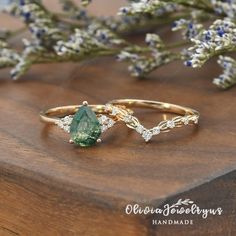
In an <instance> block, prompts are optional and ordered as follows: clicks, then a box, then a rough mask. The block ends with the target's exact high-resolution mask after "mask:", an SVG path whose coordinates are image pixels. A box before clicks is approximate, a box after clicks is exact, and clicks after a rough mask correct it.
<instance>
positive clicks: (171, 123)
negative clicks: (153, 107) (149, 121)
mask: <svg viewBox="0 0 236 236" xmlns="http://www.w3.org/2000/svg"><path fill="white" fill-rule="evenodd" d="M166 125H167V127H168V128H171V129H173V128H174V127H175V122H174V121H173V120H168V121H167V123H166Z"/></svg>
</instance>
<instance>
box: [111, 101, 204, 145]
mask: <svg viewBox="0 0 236 236" xmlns="http://www.w3.org/2000/svg"><path fill="white" fill-rule="evenodd" d="M109 104H111V105H121V106H125V107H127V108H132V109H133V108H151V109H155V110H159V111H162V112H167V113H174V114H178V116H175V117H174V118H172V119H169V120H163V121H161V122H159V123H158V124H157V125H156V126H155V127H153V128H151V129H148V128H145V127H144V126H143V125H142V124H141V123H140V121H139V120H138V118H137V117H135V116H133V115H132V114H128V115H127V116H126V117H123V119H122V120H123V121H124V122H125V123H126V125H127V126H128V127H129V128H131V129H134V130H136V131H137V132H138V133H139V134H141V135H142V137H143V138H144V140H145V141H146V142H148V141H149V140H150V139H151V138H152V137H153V136H155V135H158V134H160V133H163V132H169V131H171V130H172V129H173V128H179V127H182V126H185V125H197V124H198V120H199V117H200V114H199V112H197V111H196V110H194V109H191V108H188V107H184V106H179V105H175V104H170V103H165V102H159V101H150V100H140V99H117V100H112V101H110V102H109Z"/></svg>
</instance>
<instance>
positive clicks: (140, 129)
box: [135, 125, 145, 134]
mask: <svg viewBox="0 0 236 236" xmlns="http://www.w3.org/2000/svg"><path fill="white" fill-rule="evenodd" d="M135 130H136V131H137V132H138V133H139V134H142V133H143V131H144V130H145V129H144V127H143V126H142V125H138V126H137V127H136V129H135Z"/></svg>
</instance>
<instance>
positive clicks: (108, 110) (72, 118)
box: [40, 101, 133, 147]
mask: <svg viewBox="0 0 236 236" xmlns="http://www.w3.org/2000/svg"><path fill="white" fill-rule="evenodd" d="M132 113H133V112H132V110H130V109H126V108H125V107H124V106H120V105H117V106H116V105H111V104H107V105H88V103H87V102H86V101H84V102H83V104H82V105H72V106H61V107H55V108H51V109H48V110H46V111H41V112H40V119H41V121H42V122H45V123H48V124H55V125H58V126H59V127H60V128H62V129H63V130H64V131H66V132H67V133H70V135H71V138H70V140H69V142H70V143H75V144H77V145H79V146H82V147H88V146H92V145H94V144H95V143H96V142H100V141H101V139H100V138H99V137H100V135H101V134H102V133H103V132H105V131H106V130H108V129H109V128H111V127H112V126H114V125H115V124H116V123H117V122H118V121H122V120H123V119H124V117H126V116H129V115H132Z"/></svg>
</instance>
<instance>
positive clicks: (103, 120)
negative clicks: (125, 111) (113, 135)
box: [98, 115, 116, 133]
mask: <svg viewBox="0 0 236 236" xmlns="http://www.w3.org/2000/svg"><path fill="white" fill-rule="evenodd" d="M98 121H99V123H100V124H101V129H102V133H103V132H105V131H107V130H108V129H110V128H111V127H112V126H114V124H115V123H116V122H115V121H114V120H113V119H111V118H109V117H107V116H105V115H101V116H100V117H98Z"/></svg>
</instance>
